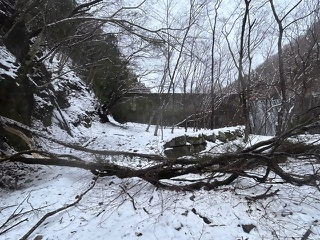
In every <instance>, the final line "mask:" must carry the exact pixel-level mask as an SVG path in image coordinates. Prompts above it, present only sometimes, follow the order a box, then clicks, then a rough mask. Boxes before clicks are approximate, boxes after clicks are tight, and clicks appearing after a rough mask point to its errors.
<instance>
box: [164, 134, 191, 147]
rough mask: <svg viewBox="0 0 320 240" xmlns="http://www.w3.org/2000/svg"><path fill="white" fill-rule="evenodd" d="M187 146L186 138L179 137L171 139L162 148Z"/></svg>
mask: <svg viewBox="0 0 320 240" xmlns="http://www.w3.org/2000/svg"><path fill="white" fill-rule="evenodd" d="M186 144H187V137H186V136H180V137H176V138H173V139H171V140H170V141H169V142H167V143H165V144H164V148H172V147H181V146H185V145H186Z"/></svg>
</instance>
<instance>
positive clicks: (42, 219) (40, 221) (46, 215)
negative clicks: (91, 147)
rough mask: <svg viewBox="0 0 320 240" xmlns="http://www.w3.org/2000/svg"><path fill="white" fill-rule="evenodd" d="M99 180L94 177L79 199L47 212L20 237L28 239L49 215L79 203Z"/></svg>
mask: <svg viewBox="0 0 320 240" xmlns="http://www.w3.org/2000/svg"><path fill="white" fill-rule="evenodd" d="M97 180H98V177H96V178H95V179H94V181H93V182H92V185H91V186H90V187H89V188H88V189H87V190H86V191H84V192H83V193H81V194H80V195H78V196H77V200H76V201H74V202H73V203H70V204H68V205H66V206H64V207H61V208H58V209H56V210H54V211H51V212H48V213H46V214H45V215H44V216H43V217H42V218H41V219H40V220H39V221H38V222H37V223H36V224H35V225H34V226H33V227H32V228H31V229H30V230H29V231H28V232H27V233H26V234H25V235H24V236H23V237H22V238H20V240H27V239H28V237H29V236H30V235H31V234H32V233H33V232H34V231H35V230H36V229H37V228H38V227H39V226H40V225H41V224H42V223H43V222H44V221H45V220H46V219H47V218H49V217H51V216H53V215H55V214H57V213H59V212H61V211H63V210H66V209H68V208H70V207H73V206H75V205H76V204H77V203H79V202H80V201H81V199H82V198H83V196H84V195H86V194H87V193H88V192H89V191H90V190H91V189H93V188H94V186H95V184H96V182H97Z"/></svg>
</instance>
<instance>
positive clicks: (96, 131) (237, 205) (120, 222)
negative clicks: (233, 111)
mask: <svg viewBox="0 0 320 240" xmlns="http://www.w3.org/2000/svg"><path fill="white" fill-rule="evenodd" d="M145 128H146V125H142V124H137V123H128V124H125V125H120V124H116V123H115V124H100V123H98V122H94V123H93V125H92V127H91V128H88V129H85V128H83V129H80V130H81V134H77V137H78V138H74V139H72V141H70V140H71V139H67V137H66V136H67V134H66V133H64V132H63V131H61V130H60V131H56V134H54V132H55V130H58V129H50V130H49V131H52V133H53V136H54V137H55V138H59V139H63V140H69V142H75V141H79V142H78V144H79V145H83V146H86V147H88V148H93V149H105V150H118V151H133V152H139V153H157V154H162V152H163V143H164V141H166V140H168V139H171V138H172V137H173V136H179V135H183V134H185V132H184V129H176V130H175V132H174V134H171V133H170V131H171V129H164V136H163V137H164V140H162V139H161V136H158V137H155V136H154V135H153V128H154V126H152V127H151V129H150V132H146V131H145ZM78 130H79V129H78ZM80 130H79V132H80ZM85 130H86V132H85ZM215 131H217V130H215ZM204 132H208V131H207V130H206V131H204ZM199 133H200V132H193V131H192V130H190V131H189V132H188V133H187V134H190V135H192V134H194V135H198V134H199ZM84 136H88V137H87V138H86V137H84ZM252 137H253V136H252ZM255 139H258V137H255ZM253 140H254V139H253ZM236 141H239V142H240V141H241V140H240V139H238V140H236ZM47 144H48V143H47ZM230 144H231V143H230ZM48 146H50V150H51V151H53V152H60V153H61V152H65V153H70V152H71V153H72V154H77V153H76V152H72V150H71V149H66V148H65V147H61V146H60V147H59V146H58V145H56V144H49V145H48ZM87 157H88V156H87ZM91 157H94V156H91ZM96 157H97V158H99V157H100V156H96ZM91 160H93V159H91ZM104 160H112V161H115V162H121V161H124V162H127V163H128V164H130V162H131V163H133V162H134V161H136V160H135V159H123V158H120V157H117V158H115V157H114V158H113V159H104ZM298 166H299V165H298ZM12 168H15V169H17V168H21V170H20V172H21V175H20V176H19V179H17V181H16V183H15V184H16V185H15V187H14V189H12V190H9V189H0V194H1V197H0V219H1V220H0V226H2V227H1V228H0V231H4V230H6V229H8V228H10V227H12V226H14V225H15V224H17V223H19V222H20V221H22V222H20V223H19V224H18V225H17V226H15V227H13V228H12V229H10V230H9V231H7V232H5V233H3V234H1V235H0V238H1V239H19V238H21V237H22V236H23V235H24V234H25V233H27V232H28V231H29V229H31V228H32V227H33V225H34V224H35V223H36V222H37V221H38V220H39V219H40V218H41V217H43V216H44V215H45V214H46V213H47V212H49V211H52V210H54V209H58V208H60V207H63V206H65V205H66V204H70V203H72V202H74V201H76V200H77V196H79V194H81V193H82V192H84V191H85V190H86V189H88V188H89V186H90V185H91V184H92V182H93V177H94V176H93V175H92V174H91V173H90V172H88V171H85V170H80V169H73V168H64V167H46V166H38V167H36V168H35V169H33V168H28V167H26V166H23V165H20V164H12ZM272 181H273V180H272V179H270V183H268V184H264V185H260V186H258V185H256V183H254V182H251V181H250V180H248V179H239V180H237V181H236V182H234V183H233V184H232V185H230V186H225V187H221V188H219V189H216V190H214V191H209V192H208V191H205V190H201V191H194V192H175V191H167V190H162V189H157V188H156V187H154V186H152V185H150V184H149V183H146V182H144V181H143V180H141V179H138V178H130V179H118V178H117V177H103V178H99V179H98V180H97V182H96V184H95V186H94V188H93V189H91V190H90V191H89V192H88V193H87V194H86V195H85V196H84V197H83V199H82V200H81V201H80V202H79V203H78V204H77V205H75V206H74V207H71V208H68V209H67V210H65V211H62V212H59V213H57V214H55V215H53V216H52V217H49V218H48V219H47V220H45V221H44V222H43V223H42V224H41V225H40V226H39V227H38V228H37V229H36V230H35V232H34V233H33V234H32V235H31V236H30V239H95V240H97V239H148V240H149V239H301V238H302V237H303V235H304V234H305V233H306V232H307V231H308V230H309V229H310V230H311V232H312V233H311V234H310V236H309V239H319V238H320V226H319V220H320V192H319V191H318V190H317V189H314V188H311V187H307V186H305V187H295V186H292V185H289V184H276V183H273V182H272ZM270 186H272V191H275V190H277V189H279V191H278V193H277V194H276V195H275V196H273V197H269V198H266V199H261V200H250V197H251V196H256V195H259V194H262V193H264V192H265V191H266V190H267V188H268V187H270ZM246 225H247V226H246ZM250 226H254V228H253V229H252V230H251V231H250V232H249V233H246V232H245V230H247V229H246V227H248V228H250ZM37 236H42V238H40V237H38V238H36V237H37Z"/></svg>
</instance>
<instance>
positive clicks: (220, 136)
mask: <svg viewBox="0 0 320 240" xmlns="http://www.w3.org/2000/svg"><path fill="white" fill-rule="evenodd" d="M217 139H218V140H219V141H221V142H227V140H228V138H227V136H226V134H225V133H224V132H221V131H219V132H218V136H217Z"/></svg>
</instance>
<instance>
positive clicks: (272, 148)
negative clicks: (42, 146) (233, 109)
mask: <svg viewBox="0 0 320 240" xmlns="http://www.w3.org/2000/svg"><path fill="white" fill-rule="evenodd" d="M0 122H1V123H2V124H5V125H9V126H10V127H17V128H19V130H25V131H29V132H31V133H33V134H36V135H38V136H39V137H43V138H46V139H48V140H51V141H54V142H55V143H59V144H61V145H63V146H65V147H69V148H72V149H75V150H79V151H83V152H87V153H93V154H99V155H104V156H123V157H127V156H129V157H139V158H140V159H141V158H143V159H147V160H148V161H150V160H152V162H150V164H151V166H148V167H144V168H134V167H127V166H126V167H124V166H120V165H117V164H114V163H110V162H108V161H99V162H97V161H94V160H92V161H84V160H81V159H80V158H78V157H76V156H73V155H66V154H63V155H58V154H53V153H49V152H44V151H37V150H28V151H23V152H19V153H16V154H13V155H11V156H7V157H6V158H3V159H1V160H0V162H2V164H5V162H7V161H10V162H22V163H25V164H40V165H51V166H66V167H76V168H81V169H85V170H89V171H91V172H92V173H93V174H95V175H99V176H117V177H119V178H132V177H138V178H141V179H143V180H145V181H147V182H149V183H151V184H153V185H155V186H157V187H162V188H167V189H171V190H197V189H201V188H204V189H207V190H211V189H214V188H217V187H219V186H222V185H228V184H231V183H232V182H233V181H234V180H236V179H237V178H239V177H245V178H249V179H253V180H255V181H256V182H258V183H263V182H266V181H267V180H268V178H269V175H270V173H271V172H272V173H274V174H276V175H277V176H278V177H279V179H282V181H283V183H284V182H287V183H291V184H295V185H305V184H307V185H312V186H315V187H318V185H319V180H320V175H319V172H320V162H319V161H318V159H320V155H319V151H314V148H315V147H316V146H312V147H310V146H307V145H306V148H305V149H301V150H300V152H297V153H294V154H292V153H290V152H289V151H288V150H286V151H282V150H283V149H281V148H283V144H284V142H285V141H286V140H287V139H288V137H291V136H295V135H297V134H299V133H301V131H305V129H306V127H312V126H313V123H312V125H310V123H306V124H304V125H301V126H298V127H295V128H294V129H291V130H289V131H288V132H286V133H284V134H283V135H281V136H279V137H275V138H272V139H270V140H268V141H265V142H259V143H257V144H255V145H253V146H251V147H249V148H245V149H242V150H239V151H237V152H231V153H224V154H213V153H210V154H199V155H197V156H194V157H193V158H190V157H185V158H183V157H182V158H178V159H172V158H167V157H164V156H160V155H149V154H140V153H132V152H117V151H105V150H103V151H99V150H92V149H88V148H85V147H81V146H77V145H74V144H70V143H65V142H62V141H59V140H56V139H53V138H51V137H49V136H45V135H44V134H43V133H39V132H38V131H36V130H34V129H30V128H29V127H26V126H24V125H22V124H20V123H17V122H14V121H13V120H10V119H5V118H2V117H1V118H0ZM35 153H36V154H38V155H39V156H41V157H34V154H35ZM30 154H33V156H31V155H30ZM288 157H292V158H300V159H302V158H303V159H304V160H303V161H309V162H310V163H311V164H312V165H313V171H312V172H309V173H303V174H296V173H292V172H290V171H288V170H287V171H286V170H284V169H283V168H282V167H281V164H283V163H285V161H286V158H288ZM301 161H302V160H301ZM258 167H259V168H260V170H259V171H254V169H256V168H258ZM190 174H195V175H196V176H197V178H195V179H193V180H192V181H191V180H190V179H189V178H188V175H190ZM190 182H191V183H190Z"/></svg>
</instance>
